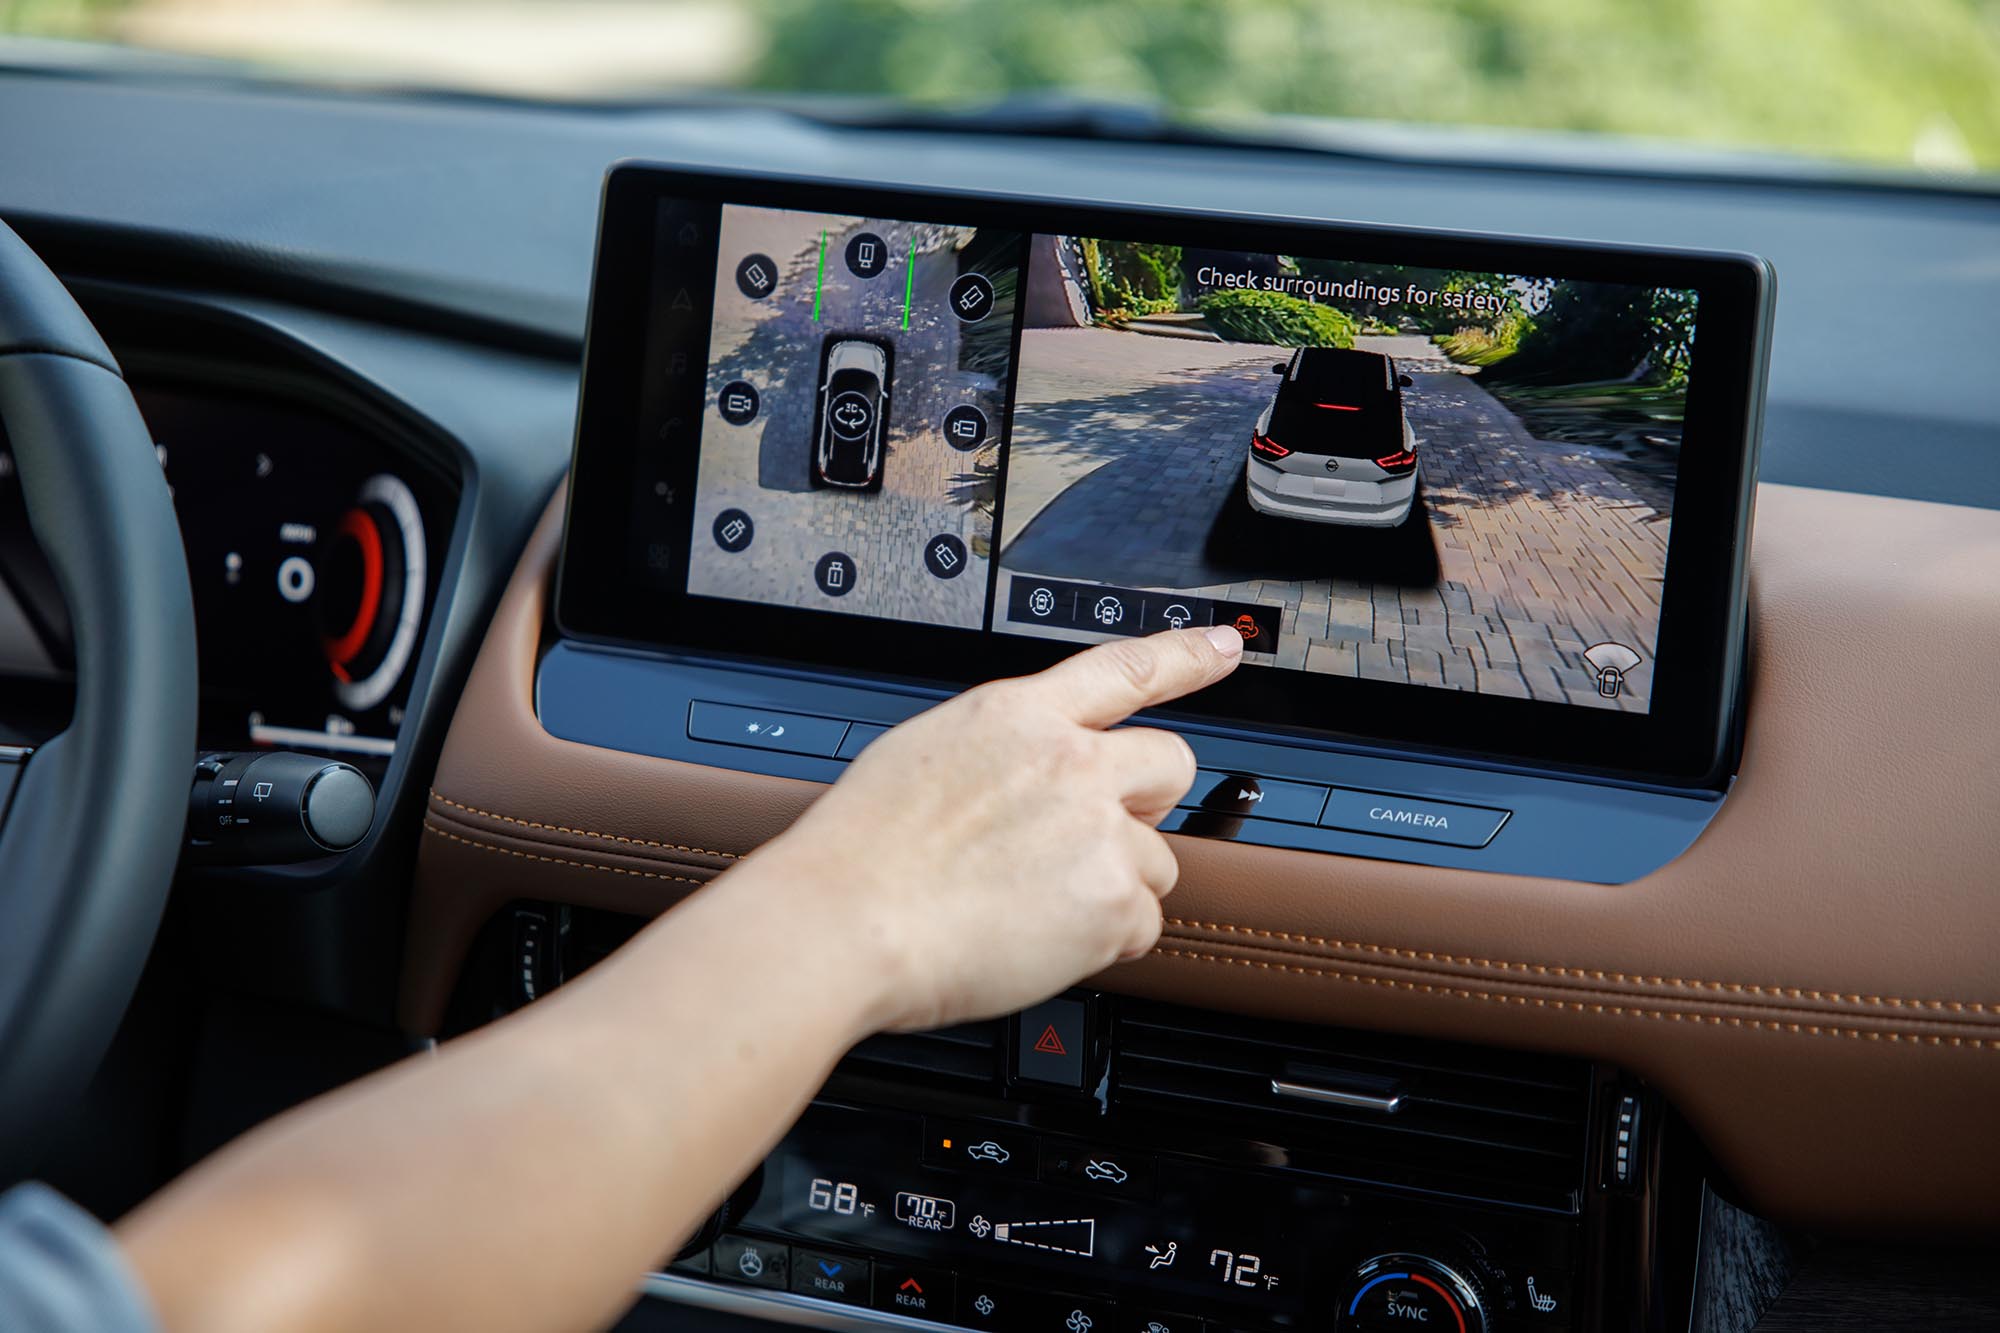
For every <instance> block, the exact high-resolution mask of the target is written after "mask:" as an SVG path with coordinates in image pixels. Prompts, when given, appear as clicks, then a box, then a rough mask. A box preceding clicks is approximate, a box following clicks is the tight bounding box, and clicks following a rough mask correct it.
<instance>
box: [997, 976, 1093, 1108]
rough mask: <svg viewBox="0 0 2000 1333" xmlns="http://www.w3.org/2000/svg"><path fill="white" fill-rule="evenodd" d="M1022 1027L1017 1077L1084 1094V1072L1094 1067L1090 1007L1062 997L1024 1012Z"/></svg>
mask: <svg viewBox="0 0 2000 1333" xmlns="http://www.w3.org/2000/svg"><path fill="white" fill-rule="evenodd" d="M1018 1023H1019V1026H1018V1027H1017V1028H1016V1029H1015V1037H1014V1076H1015V1077H1016V1078H1018V1079H1020V1080H1022V1081H1023V1082H1027V1083H1046V1084H1050V1085H1052V1086H1055V1087H1063V1088H1069V1089H1072V1090H1074V1091H1078V1092H1081V1091H1084V1090H1085V1076H1084V1071H1085V1070H1086V1069H1088V1068H1090V1067H1091V1066H1092V1064H1093V1062H1092V1061H1091V1060H1090V1059H1089V1055H1090V1005H1089V1003H1088V1002H1087V1001H1084V1000H1081V999H1075V998H1072V997H1069V996H1058V997H1057V998H1055V999H1053V1000H1048V1001H1045V1002H1043V1003H1041V1004H1038V1005H1036V1006H1035V1007H1034V1008H1032V1009H1026V1010H1023V1011H1022V1013H1021V1016H1020V1018H1019V1020H1018Z"/></svg>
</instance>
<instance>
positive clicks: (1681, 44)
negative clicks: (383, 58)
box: [0, 0, 2000, 171]
mask: <svg viewBox="0 0 2000 1333" xmlns="http://www.w3.org/2000/svg"><path fill="white" fill-rule="evenodd" d="M247 3H248V0H0V33H31V34H38V35H54V36H70V37H87V38H98V39H104V40H111V41H117V40H121V39H130V40H134V41H146V40H149V38H148V36H147V34H148V33H151V32H155V31H157V28H156V27H153V26H149V25H147V24H145V23H140V22H135V21H133V20H134V18H135V16H138V17H143V16H145V15H148V14H156V13H159V12H162V11H173V12H175V13H179V14H185V13H187V12H188V11H190V10H202V9H218V10H220V9H226V8H228V7H229V6H230V5H234V6H235V7H236V8H237V9H238V10H239V11H240V10H242V9H243V8H244V7H245V6H246V4H247ZM704 4H705V5H707V6H708V7H709V8H711V9H717V8H720V9H725V10H726V11H727V13H728V16H729V18H730V20H731V21H732V22H741V23H743V24H747V25H748V27H749V29H750V40H749V41H748V43H747V45H746V50H747V52H748V54H747V55H744V54H740V53H738V54H725V53H722V52H719V51H718V52H715V53H712V55H713V59H712V60H711V61H710V62H709V64H707V65H702V64H701V61H700V59H699V58H697V59H695V60H694V65H695V66H696V67H699V68H700V69H702V70H703V71H704V72H703V73H700V74H699V75H696V76H692V77H693V78H694V80H695V82H697V83H699V84H702V85H703V86H713V87H722V88H741V89H744V90H747V91H752V92H781V93H829V94H854V95H861V96H869V97H880V96H890V97H897V98H907V99H910V100H913V101H915V102H918V103H925V104H951V105H967V104H973V105H976V104H978V103H981V102H986V101H990V100H992V99H994V98H998V97H1003V96H1006V95H1008V94H1013V93H1022V92H1041V91H1066V92H1073V93H1077V94H1081V95H1086V96H1091V97H1097V98H1107V99H1114V100H1116V99H1126V100H1134V101H1144V102H1148V103H1157V104H1158V105H1160V106H1162V107H1163V108H1165V109H1166V110H1167V111H1168V112H1170V113H1172V114H1176V115H1179V116H1182V117H1186V118H1189V119H1192V120H1195V121H1199V122H1220V123H1222V124H1224V125H1225V126H1226V125H1227V124H1228V123H1229V122H1230V121H1232V120H1234V119H1237V118H1242V117H1258V116H1267V115H1280V116H1286V115H1296V116H1307V117H1335V118H1353V119H1360V120H1378V121H1389V122H1407V123H1422V124H1442V125H1453V126H1466V127H1478V128H1493V129H1501V130H1506V129H1540V130H1562V131H1577V132H1583V133H1610V134H1618V135H1630V136H1640V137H1646V138H1656V139H1661V140H1670V141H1680V142H1686V143H1694V144H1700V145H1714V146H1720V147H1734V148H1750V149H1760V148H1770V149H1777V150H1781V151H1786V152H1792V153H1800V154H1806V155H1813V156H1822V157H1833V158H1845V159H1850V160H1859V161H1870V162H1878V163H1890V164H1900V165H1912V164H1914V165H1916V166H1919V167H1926V168H1941V169H1948V170H1989V171H1990V170H2000V0H734V3H727V2H726V0H590V3H589V4H588V5H587V6H579V7H577V8H570V7H569V6H570V0H314V3H312V4H310V5H306V6H304V8H305V9H308V10H310V11H311V12H312V13H313V14H315V15H320V16H323V15H325V14H326V13H327V12H328V11H330V10H332V11H341V12H343V13H345V14H347V15H348V16H349V17H348V21H350V22H351V23H353V24H354V25H357V26H366V25H368V24H371V23H372V24H375V25H378V26H379V27H380V28H382V29H383V30H384V31H385V32H386V31H389V30H390V29H392V27H393V24H392V20H393V19H394V17H395V16H397V15H407V14H425V13H427V14H445V15H449V16H450V20H451V21H452V22H454V23H462V24H463V25H464V26H465V27H466V28H467V29H468V31H470V30H471V29H473V28H475V27H476V26H477V25H479V24H480V23H481V22H482V19H486V18H490V19H492V20H494V22H496V23H500V24H503V26H504V23H505V22H513V21H516V20H518V18H519V16H520V15H522V14H523V13H535V14H539V15H541V16H542V21H543V22H544V24H547V25H561V24H570V25H571V26H572V27H574V25H575V24H577V23H579V22H580V21H581V20H580V18H578V17H575V16H577V15H580V13H581V12H582V9H584V8H587V9H588V10H589V11H590V13H591V14H592V15H593V16H594V18H593V23H598V24H602V23H603V22H604V19H605V15H606V13H607V12H609V13H610V15H611V20H610V23H609V26H606V27H599V28H592V29H591V31H600V30H601V31H604V32H606V33H608V34H611V36H607V37H606V41H607V42H608V41H611V40H614V38H615V34H616V33H617V31H619V29H618V26H617V25H618V22H620V20H619V18H618V15H619V14H620V13H623V12H629V13H630V14H631V15H632V16H633V19H632V22H633V23H637V21H638V18H639V17H640V16H642V15H661V14H664V13H666V12H667V11H670V10H672V11H674V12H679V10H684V9H687V8H689V7H699V6H701V5H704ZM677 6H678V7H679V8H678V9H676V7H677ZM249 7H250V8H252V9H264V11H265V15H266V23H265V26H264V27H263V28H262V29H261V30H260V32H259V38H258V40H259V41H260V42H262V43H265V46H260V47H259V50H260V52H262V53H265V54H268V55H269V56H270V57H271V59H269V60H266V61H265V62H264V63H266V64H267V65H271V66H272V67H273V68H278V69H281V70H282V71H284V72H286V73H288V74H299V73H304V74H306V75H308V76H310V75H311V74H312V73H313V72H314V70H315V69H316V68H317V65H316V62H315V60H314V55H315V53H314V52H313V51H312V50H310V49H303V48H302V49H297V50H293V49H289V48H286V47H284V46H283V42H284V40H285V38H284V22H283V15H284V13H285V7H284V5H283V4H282V3H281V2H280V0H270V4H269V7H268V8H266V7H264V6H258V5H250V6H249ZM566 11H567V12H566ZM576 30H578V31H581V30H582V29H576ZM204 31H206V30H205V29H204ZM696 31H697V30H696V29H694V28H690V29H689V32H690V34H691V35H690V37H689V40H695V37H694V36H693V35H692V34H694V33H695V32H696ZM274 32H275V33H277V36H276V37H273V35H272V34H273V33H274ZM189 40H192V41H199V40H201V39H199V38H193V39H189ZM298 40H299V41H300V42H301V43H304V42H306V41H308V40H310V39H307V38H300V39H298ZM273 41H275V42H277V43H278V44H279V45H278V49H275V50H269V51H266V47H267V46H268V45H269V43H271V42H273ZM477 45H478V44H477V43H473V44H469V46H468V49H471V48H472V47H476V46H477ZM180 49H186V48H185V47H183V48H180ZM416 54H417V55H421V53H416ZM456 54H458V55H460V56H463V55H464V54H465V52H463V51H461V52H458V53H456ZM695 54H696V57H699V55H700V53H698V52H697V53H695ZM534 55H535V56H536V58H537V59H541V60H543V63H544V64H545V63H546V61H548V60H558V59H573V60H576V61H577V62H578V68H577V69H575V70H574V71H570V74H571V75H572V77H571V78H569V79H568V81H567V83H566V84H565V86H570V87H575V88H577V89H579V90H582V91H584V92H586V93H587V92H588V91H602V92H604V93H608V94H619V95H630V94H642V95H643V94H644V93H646V92H656V93H664V92H671V91H675V90H676V89H675V88H674V87H673V86H672V82H673V78H674V77H681V78H682V80H683V82H685V81H686V80H687V78H688V77H690V76H687V75H685V74H682V75H680V76H669V75H667V74H664V73H663V74H662V75H661V76H660V77H659V78H658V79H657V80H654V81H651V82H647V81H646V80H645V79H644V78H643V77H641V79H640V81H639V83H638V84H637V85H635V84H634V83H633V81H632V79H631V77H629V72H621V73H620V74H619V75H618V76H616V77H612V76H608V75H600V74H598V73H596V72H594V70H593V68H591V67H589V57H590V53H588V52H579V51H577V50H576V49H575V46H574V45H573V44H572V45H566V46H563V47H562V48H561V53H558V52H557V51H556V50H555V49H553V48H551V49H550V50H548V51H546V52H541V51H538V52H535V53H534ZM515 58H516V59H518V58H519V53H516V56H515ZM537 68H539V66H538V67H537ZM606 68H609V65H608V64H607V66H606ZM439 71H440V72H439V78H440V79H441V80H443V81H445V82H450V81H451V79H452V77H453V75H452V73H451V71H450V69H449V68H448V67H446V66H442V65H441V66H440V67H439ZM555 73H557V74H561V73H562V71H555ZM503 76H504V71H503ZM502 82H503V84H504V77H503V79H502Z"/></svg>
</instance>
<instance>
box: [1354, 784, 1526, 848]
mask: <svg viewBox="0 0 2000 1333" xmlns="http://www.w3.org/2000/svg"><path fill="white" fill-rule="evenodd" d="M1510 813H1511V812H1510V811H1506V810H1493V809H1489V808H1488V807H1486V806H1483V805H1453V804H1452V803H1450V802H1449V801H1427V800H1423V799H1421V798H1419V797H1415V796H1395V795H1391V794H1390V793H1388V792H1379V791H1354V790H1351V789H1350V788H1347V787H1335V788H1334V789H1333V794H1332V795H1330V796H1329V797H1327V801H1326V811H1325V813H1323V814H1321V815H1320V817H1319V822H1320V827H1321V828H1337V829H1346V830H1348V831H1349V832H1353V833H1376V834H1380V835H1381V836H1383V837H1385V838H1410V839H1414V840H1415V841H1417V842H1442V843H1447V844H1449V845H1451V846H1453V847H1484V846H1485V845H1486V844H1487V843H1489V842H1491V841H1493V835H1494V834H1496V833H1498V832H1499V831H1500V826H1501V825H1502V824H1504V823H1506V822H1507V817H1508V815H1509V814H1510Z"/></svg>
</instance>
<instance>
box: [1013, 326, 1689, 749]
mask: <svg viewBox="0 0 2000 1333" xmlns="http://www.w3.org/2000/svg"><path fill="white" fill-rule="evenodd" d="M1025 338H1026V341H1025V344H1024V347H1023V353H1022V360H1021V364H1020V367H1019V370H1018V372H1017V373H1018V376H1019V383H1020V387H1019V390H1018V392H1017V402H1016V415H1015V428H1014V434H1013V441H1012V456H1011V458H1010V461H1009V464H1008V471H1009V475H1008V491H1007V508H1006V511H1005V513H1004V514H1003V515H1002V522H1003V524H1004V526H1005V529H1006V533H1007V537H1006V541H1005V545H1004V546H1003V550H1002V567H1003V570H1004V571H1005V572H1006V573H1005V575H1003V580H1002V587H1001V589H1000V592H1001V605H1002V606H1005V605H1006V601H1005V598H1006V586H1005V585H1006V576H1010V575H1012V574H1014V573H1019V574H1022V575H1029V574H1032V575H1040V576H1043V577H1048V578H1077V579H1088V580H1092V581H1097V582H1104V583H1112V584H1121V585H1125V586H1130V587H1139V588H1147V587H1151V588H1178V589H1182V590H1185V591H1189V592H1193V593H1197V594H1199V595H1202V596H1209V597H1216V598H1226V599H1234V600H1250V601H1259V602H1268V603H1283V605H1284V607H1285V613H1284V624H1283V628H1282V634H1283V636H1284V637H1283V638H1282V639H1281V645H1280V652H1279V655H1278V662H1279V664H1280V665H1284V666H1293V667H1301V666H1302V667H1305V668H1307V669H1308V670H1315V671H1326V672H1330V673H1333V674H1339V675H1348V676H1355V675H1358V676H1362V677H1366V678H1368V679H1375V680H1399V681H1414V682H1419V683H1432V684H1448V685H1453V686H1457V687H1460V688H1465V689H1474V688H1476V689H1479V690H1481V691H1482V692H1488V693H1494V694H1507V695H1513V696H1527V697H1533V698H1538V699H1555V700H1560V699H1565V698H1568V699H1573V700H1578V701H1581V702H1587V703H1591V704H1594V705H1597V706H1603V707H1623V708H1625V709H1628V710H1641V709H1643V708H1644V707H1645V701H1646V698H1647V692H1648V690H1649V688H1650V685H1651V659H1652V653H1653V648H1654V642H1655V630H1656V625H1657V617H1658V612H1659V596H1660V586H1661V579H1662V576H1663V574H1664V571H1665V568H1666V550H1667V523H1666V521H1665V516H1663V515H1661V514H1660V513H1658V511H1656V510H1655V509H1653V508H1652V507H1651V506H1649V505H1647V504H1646V503H1644V502H1643V501H1642V500H1640V498H1639V496H1638V494H1637V493H1636V492H1635V490H1634V489H1633V487H1632V486H1631V485H1630V484H1628V483H1627V482H1626V481H1625V480H1624V479H1622V478H1621V476H1620V474H1619V469H1618V468H1617V466H1616V463H1615V461H1614V460H1609V459H1606V458H1603V457H1599V456H1595V455H1594V454H1593V452H1592V451H1591V450H1589V449H1586V448H1583V447H1580V446H1576V445H1568V444H1557V443H1549V442H1545V441H1540V440H1537V439H1535V438H1533V437H1532V436H1530V435H1529V434H1528V433H1527V431H1526V429H1525V428H1524V427H1523V426H1522V425H1521V422H1520V419H1519V418H1518V417H1516V416H1515V415H1514V414H1513V413H1512V412H1510V411H1508V410H1507V409H1506V408H1505V407H1504V406H1502V405H1501V404H1500V403H1499V402H1498V401H1497V400H1496V399H1495V398H1494V397H1493V395H1492V394H1490V393H1488V392H1487V391H1486V390H1485V389H1484V388H1482V387H1480V385H1479V383H1478V382H1477V380H1476V378H1474V377H1471V376H1466V375H1462V374H1458V373H1455V372H1454V371H1453V370H1452V368H1451V367H1449V366H1448V364H1447V363H1445V362H1443V361H1441V360H1439V359H1437V358H1436V357H1435V356H1434V355H1432V354H1427V355H1425V356H1423V357H1421V358H1419V357H1417V356H1413V353H1418V352H1427V349H1426V348H1425V347H1424V344H1423V343H1422V342H1421V340H1418V339H1414V338H1407V337H1405V338H1393V339H1390V338H1383V339H1368V338H1364V339H1362V340H1361V341H1360V343H1359V344H1358V345H1359V346H1361V347H1363V348H1364V349H1368V350H1376V351H1386V352H1390V353H1391V354H1394V355H1396V356H1398V357H1399V359H1401V360H1402V363H1403V365H1404V368H1405V369H1407V370H1409V371H1411V372H1412V373H1413V378H1414V380H1415V384H1414V385H1413V386H1412V387H1411V388H1409V389H1406V390H1405V391H1404V396H1405V401H1406V404H1407V410H1408V412H1409V416H1410V423H1411V426H1412V428H1413V429H1414V430H1415V432H1416V434H1417V438H1418V441H1419V446H1418V448H1419V452H1420V454H1421V456H1422V458H1423V469H1424V487H1425V491H1424V502H1425V505H1426V511H1427V519H1428V521H1427V522H1426V523H1423V524H1420V525H1413V526H1412V527H1411V528H1410V529H1407V530H1405V531H1403V532H1396V533H1385V532H1376V531H1368V530H1361V529H1348V528H1339V527H1333V526H1330V525H1322V524H1306V523H1290V522H1282V521H1275V520H1270V519H1265V518H1262V517H1260V516H1258V515H1255V514H1252V513H1250V512H1249V511H1248V509H1247V507H1246V506H1245V505H1244V504H1243V502H1242V500H1241V492H1242V484H1243V483H1242V479H1243V466H1244V451H1245V447H1246V445H1247V443H1248V440H1249V434H1250V429H1251V427H1252V425H1253V424H1254V423H1255V420H1256V416H1257V413H1258V412H1259V411H1261V410H1262V408H1263V405H1264V404H1265V403H1266V402H1268V401H1269V397H1270V394H1271V392H1272V385H1273V384H1274V382H1275V378H1276V377H1275V376H1273V375H1272V374H1271V366H1272V365H1273V363H1274V362H1275V361H1278V360H1282V359H1284V357H1285V355H1286V352H1285V349H1282V348H1272V347H1261V346H1251V345H1245V344H1241V343H1214V342H1198V341H1189V340H1178V339H1168V338H1158V337H1149V336H1144V335H1139V334H1132V333H1119V332H1111V331H1107V330H1099V329H1075V330H1067V329H1065V330H1053V329H1035V330H1029V331H1028V332H1027V333H1026V335H1025ZM1605 640H1611V641H1614V642H1618V643H1624V644H1629V645H1631V646H1632V647H1634V648H1636V649H1637V650H1638V651H1639V652H1640V653H1642V654H1643V655H1644V656H1645V659H1646V662H1645V665H1643V666H1642V667H1641V668H1639V669H1637V670H1635V671H1634V672H1633V673H1632V674H1631V676H1630V677H1629V678H1628V680H1627V684H1626V691H1625V694H1624V696H1623V697H1622V698H1620V699H1619V700H1617V701H1615V702H1614V701H1610V700H1605V699H1602V698H1601V697H1599V696H1598V694H1597V693H1596V691H1595V690H1594V689H1593V687H1592V683H1591V677H1592V674H1593V673H1592V671H1591V669H1590V667H1589V666H1588V665H1587V664H1586V663H1584V661H1583V660H1582V653H1583V650H1584V649H1585V648H1586V647H1588V646H1589V645H1591V644H1594V643H1598V642H1602V641H1605Z"/></svg>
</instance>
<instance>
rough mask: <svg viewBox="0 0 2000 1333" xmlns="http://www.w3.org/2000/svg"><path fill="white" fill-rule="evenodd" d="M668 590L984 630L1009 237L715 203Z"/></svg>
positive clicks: (1009, 332)
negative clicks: (709, 318) (682, 585)
mask: <svg viewBox="0 0 2000 1333" xmlns="http://www.w3.org/2000/svg"><path fill="white" fill-rule="evenodd" d="M719 243H720V246H721V251H720V256H719V259H720V262H719V263H718V265H717V269H716V290H715V316H714V327H713V332H712V334H711V342H710V352H709V366H708V403H707V408H706V410H705V412H704V416H703V421H702V432H701V458H700V472H699V486H698V495H697V500H696V505H697V508H696V513H695V519H694V522H695V536H694V543H693V552H692V555H691V558H690V561H689V568H688V585H687V586H688V591H689V592H693V593H700V594H705V595H707V596H712V597H729V598H735V599H739V600H744V601H754V602H764V603H770V604H775V605H783V606H798V607H808V608H812V609H816V610H828V611H841V612H847V613H850V614H856V615H867V616H879V617H884V618H888V619H895V620H907V621H918V622H924V623H929V624H938V625H952V626H960V627H964V628H973V629H976V628H978V627H980V626H981V625H982V624H983V623H984V618H985V610H986V591H987V582H988V571H989V568H990V561H991V556H992V546H993V515H994V508H995V505H994V500H995V491H996V488H997V482H998V476H999V456H1000V442H1001V438H1002V432H1001V429H1000V427H1001V417H1002V414H1003V412H1004V411H1005V409H1006V403H1007V381H1008V376H1009V373H1010V368H1011V359H1012V352H1013V334H1014V309H1015V298H1016V288H1017V286H1018V282H1019V274H1020V263H1021V254H1022V248H1023V238H1022V236H1021V235H1020V234H1018V233H1013V232H1000V233H995V232H993V231H990V230H985V229H977V228H972V227H952V226H943V225H935V224H928V223H910V222H897V221H891V220H885V219H875V218H858V217H840V216H833V215H828V214H824V213H806V212H797V211H790V210H782V209H767V208H747V207H740V206H736V205H729V206H727V207H725V208H724V209H723V211H722V220H721V229H720V233H719Z"/></svg>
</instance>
